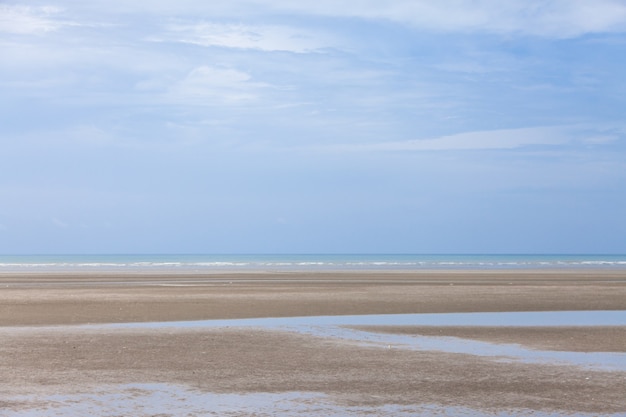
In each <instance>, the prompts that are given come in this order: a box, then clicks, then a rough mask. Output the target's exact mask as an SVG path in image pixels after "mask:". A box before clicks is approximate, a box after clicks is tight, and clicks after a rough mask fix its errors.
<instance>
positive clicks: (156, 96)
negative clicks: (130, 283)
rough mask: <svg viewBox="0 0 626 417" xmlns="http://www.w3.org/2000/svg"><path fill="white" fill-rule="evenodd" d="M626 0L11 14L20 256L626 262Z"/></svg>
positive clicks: (0, 47)
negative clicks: (607, 258) (604, 257)
mask: <svg viewBox="0 0 626 417" xmlns="http://www.w3.org/2000/svg"><path fill="white" fill-rule="evenodd" d="M625 73H626V0H508V1H501V0H438V1H436V2H435V1H431V0H389V1H386V2H380V1H374V0H346V1H341V2H338V1H335V0H316V1H298V2H296V1H287V0H212V1H204V0H176V1H165V0H150V1H148V0H134V1H128V0H107V1H79V0H49V1H39V0H32V1H1V0H0V253H4V254H20V253H25V254H36V253H58V254H61V253H626V117H625V116H626V77H625V76H624V74H625Z"/></svg>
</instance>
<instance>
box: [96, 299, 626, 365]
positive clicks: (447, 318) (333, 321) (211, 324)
mask: <svg viewBox="0 0 626 417" xmlns="http://www.w3.org/2000/svg"><path fill="white" fill-rule="evenodd" d="M360 325H377V326H381V325H382V326H384V325H393V326H398V325H400V326H403V325H409V326H411V325H420V326H459V325H460V326H518V327H520V326H542V327H546V326H547V327H550V326H626V311H550V312H504V313H442V314H383V315H362V316H317V317H287V318H262V319H236V320H201V321H185V322H154V323H122V324H109V325H100V326H98V327H105V328H111V329H115V328H123V329H133V328H147V329H161V328H187V329H190V328H215V327H253V328H263V329H273V330H282V331H290V332H296V333H301V334H308V335H312V336H318V337H326V338H333V339H340V340H348V341H352V342H356V343H360V344H364V345H368V346H378V347H382V348H392V347H393V348H396V349H410V350H435V351H441V352H448V353H463V354H470V355H477V356H483V357H494V358H498V360H505V361H516V362H524V363H546V364H561V365H576V366H584V367H590V368H594V369H599V370H613V371H626V354H624V353H619V352H615V353H613V352H564V351H542V350H535V349H528V348H524V347H523V346H520V345H516V344H499V343H489V342H482V341H476V340H469V339H461V338H455V337H438V336H420V335H395V334H380V333H374V332H368V331H364V330H355V329H350V328H347V327H346V326H360Z"/></svg>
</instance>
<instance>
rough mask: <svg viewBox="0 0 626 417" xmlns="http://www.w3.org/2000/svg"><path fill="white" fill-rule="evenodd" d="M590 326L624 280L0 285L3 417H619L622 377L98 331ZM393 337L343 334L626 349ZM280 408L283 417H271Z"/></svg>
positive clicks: (608, 331) (262, 339)
mask: <svg viewBox="0 0 626 417" xmlns="http://www.w3.org/2000/svg"><path fill="white" fill-rule="evenodd" d="M591 310H603V311H608V312H609V313H610V311H611V310H614V311H623V310H626V271H615V270H612V271H567V272H563V271H513V272H508V271H468V272H460V271H455V272H444V271H430V272H429V271H422V272H418V273H408V272H392V273H381V272H358V273H357V272H341V273H334V272H316V273H289V272H281V273H267V272H265V273H241V274H240V273H228V274H205V275H195V274H172V273H158V274H120V273H115V274H80V273H74V274H3V275H0V325H1V326H2V327H0V340H2V342H1V343H0V373H1V374H2V375H3V376H4V377H3V380H2V382H0V387H1V390H0V392H1V394H0V407H1V408H0V409H1V410H3V412H4V414H6V415H7V416H14V415H15V416H18V415H20V416H22V415H38V416H39V415H43V416H45V415H56V414H53V412H54V410H57V411H59V410H61V411H62V412H63V413H62V414H63V415H81V412H83V411H84V410H83V411H81V409H80V407H79V406H78V405H76V404H83V405H85V404H92V409H93V410H96V412H97V413H98V414H97V415H115V413H118V415H119V413H121V412H132V413H134V415H153V414H158V413H164V414H166V415H167V413H170V414H177V413H178V414H182V412H183V411H184V412H186V413H188V414H187V415H193V413H196V414H197V415H210V414H209V413H210V412H214V411H216V410H217V408H213V409H211V405H210V404H214V407H218V406H217V405H215V404H217V402H219V401H218V400H216V399H215V398H222V400H220V401H226V402H228V401H230V400H229V398H230V399H232V401H233V404H230V405H228V404H226V405H224V407H226V408H228V407H231V406H232V407H234V408H228V409H229V410H230V409H233V410H235V411H233V412H239V413H240V414H239V415H245V414H246V413H248V414H250V413H252V412H264V413H266V414H267V415H303V416H304V415H316V411H315V410H317V411H318V412H322V413H325V414H326V415H362V414H363V413H366V412H367V413H371V414H373V415H414V414H415V413H421V415H446V414H445V413H448V415H484V414H485V413H487V412H498V413H501V415H524V414H527V415H531V414H533V413H534V414H533V415H586V413H587V414H589V415H594V414H602V415H615V416H618V415H624V413H626V398H624V395H623V393H624V392H626V372H625V371H623V370H619V369H610V368H609V369H603V368H595V367H588V366H582V365H580V366H579V365H577V364H572V363H560V362H559V361H555V362H554V363H534V362H525V361H520V360H515V358H505V357H504V358H503V357H495V356H489V354H487V355H478V354H472V353H458V352H457V353H454V352H452V353H451V352H449V351H441V350H437V349H435V348H429V349H430V350H429V349H407V348H403V347H402V346H399V345H398V346H396V345H394V344H392V343H390V344H389V345H386V344H385V343H383V342H380V343H377V344H376V343H363V342H362V341H361V340H356V339H348V338H346V337H343V336H341V334H339V333H337V335H335V334H334V333H333V332H335V331H336V332H341V331H344V330H342V328H340V327H337V329H339V330H335V328H333V327H332V326H331V327H328V326H327V327H328V328H329V329H330V330H329V331H327V332H326V333H324V332H320V333H311V334H306V333H303V332H299V331H290V330H289V329H286V328H285V329H277V328H269V327H265V328H264V327H263V326H256V327H245V326H244V327H238V326H232V327H229V326H226V325H225V326H215V327H202V326H199V327H182V326H177V325H176V324H175V323H171V324H172V325H169V326H167V327H159V326H158V325H157V326H152V327H141V326H135V327H128V328H123V327H120V328H114V327H110V326H108V325H105V323H141V322H160V321H165V322H176V321H182V320H212V319H241V318H262V317H296V316H337V315H369V314H420V313H456V312H461V313H463V312H510V311H518V312H524V311H528V312H530V311H546V312H548V311H591ZM87 323H92V324H94V323H95V324H97V323H102V324H103V325H102V326H99V325H94V326H86V327H85V326H84V325H85V324H87ZM400 324H401V323H397V324H396V325H394V323H393V322H391V323H389V325H385V326H379V325H376V326H357V327H356V328H355V329H356V330H358V331H359V332H364V333H363V334H366V335H379V336H380V335H384V334H390V335H402V336H403V337H404V336H407V337H414V336H415V337H418V336H419V337H444V338H443V339H440V340H443V341H444V343H445V341H446V340H449V339H446V338H453V340H459V339H460V340H474V341H483V342H489V343H504V344H518V345H521V346H524V347H525V348H529V349H536V350H545V351H555V352H583V353H582V354H583V355H585V354H586V353H589V354H593V355H595V354H598V353H602V352H606V353H607V354H608V355H611V358H613V360H615V358H617V361H620V360H621V359H620V358H621V356H619V355H624V348H623V347H624V346H626V327H625V326H622V325H618V326H615V325H612V326H584V325H583V326H576V325H574V326H571V325H569V326H549V327H548V326H536V325H535V326H526V327H513V326H509V325H507V323H501V324H499V325H498V326H465V325H455V326H405V325H400ZM325 326H326V325H325ZM349 330H350V329H346V330H345V331H349ZM359 334H361V333H359ZM359 337H360V336H359ZM367 337H369V336H367ZM372 337H373V336H372ZM376 340H383V341H384V340H385V339H384V338H383V339H376ZM438 340H439V339H438ZM450 340H452V339H450ZM616 355H617V356H616ZM600 357H602V356H600ZM624 360H625V361H626V356H624ZM129 390H131V391H132V392H134V393H135V394H134V395H129V394H128V392H129ZM133 390H134V391H133ZM165 392H171V393H177V392H180V398H178V397H176V396H175V395H174V394H171V395H169V396H168V395H167V394H165ZM115 393H117V394H115ZM218 394H219V395H218ZM55 395H57V397H55ZM211 395H217V397H215V398H214V397H211V398H213V399H214V400H215V401H214V402H213V403H211V402H207V398H209V397H208V396H211ZM220 395H221V396H222V397H220ZM107 396H109V397H107ZM111 396H112V397H111ZM155 396H157V397H158V398H160V400H158V401H161V402H162V404H161V408H160V409H155V408H154V404H155V403H158V401H157V399H155V398H156V397H155ZM183 397H184V398H183ZM103 398H117V400H114V401H109V402H106V401H105V402H102V399H103ZM246 398H247V399H248V400H246ZM279 400H280V401H283V404H288V407H287V409H284V408H280V407H278V406H276V405H275V404H278V403H280V401H279ZM194 401H195V402H194ZM216 401H217V402H216ZM246 401H247V402H246ZM72 404H74V405H72ZM98 404H100V405H98ZM150 404H152V405H150ZM185 404H186V405H185ZM194 404H195V405H194ZM237 404H239V405H237ZM192 405H193V407H192ZM314 405H317V407H318V408H317V409H316V408H315V407H314ZM98 407H99V408H98ZM194 407H195V408H194ZM237 407H239V408H237ZM277 407H278V408H277ZM157 408H158V407H157ZM189 410H191V411H189ZM237 410H238V411H237ZM322 410H325V411H322ZM29 413H30V414H29ZM72 413H74V414H72ZM150 413H152V414H150ZM4 414H3V415H4ZM182 415H186V414H182ZM233 415H237V414H233Z"/></svg>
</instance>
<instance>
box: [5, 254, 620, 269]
mask: <svg viewBox="0 0 626 417" xmlns="http://www.w3.org/2000/svg"><path fill="white" fill-rule="evenodd" d="M505 269H514V270H524V269H526V270H531V269H545V270H550V269H554V270H558V269H566V270H577V269H578V270H585V269H607V270H613V269H614V270H620V269H624V270H626V255H616V254H612V255H598V254H592V255H572V254H567V255H545V254H544V255H536V254H535V255H532V254H517V255H515V254H495V255H485V254H480V255H477V254H452V255H451V254H430V255H428V254H132V255H131V254H118V255H115V254H100V255H94V254H90V255H89V254H81V255H0V273H2V272H71V271H76V272H96V273H97V272H174V271H177V272H188V273H211V272H246V271H248V272H251V271H255V272H256V271H266V272H274V271H284V272H289V271H297V272H306V271H311V272H315V271H409V272H410V271H420V270H505Z"/></svg>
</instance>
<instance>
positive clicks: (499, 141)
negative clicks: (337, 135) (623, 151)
mask: <svg viewBox="0 0 626 417" xmlns="http://www.w3.org/2000/svg"><path fill="white" fill-rule="evenodd" d="M618 138H619V135H615V134H601V133H598V132H597V131H593V130H590V129H588V128H585V127H584V126H546V127H529V128H520V129H499V130H486V131H475V132H464V133H458V134H455V135H447V136H441V137H436V138H429V139H413V140H406V141H393V142H380V143H375V144H360V145H338V146H333V147H332V149H337V150H344V151H350V150H352V151H450V150H488V149H516V148H521V147H524V146H533V145H544V146H545V145H553V146H554V145H567V144H569V143H582V144H585V145H602V144H606V143H609V142H613V141H615V140H617V139H618Z"/></svg>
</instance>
